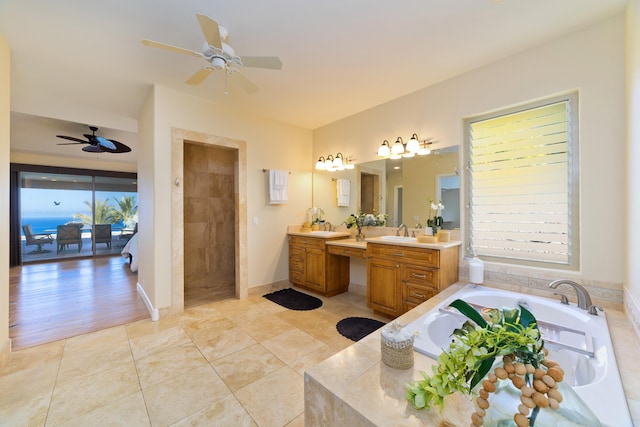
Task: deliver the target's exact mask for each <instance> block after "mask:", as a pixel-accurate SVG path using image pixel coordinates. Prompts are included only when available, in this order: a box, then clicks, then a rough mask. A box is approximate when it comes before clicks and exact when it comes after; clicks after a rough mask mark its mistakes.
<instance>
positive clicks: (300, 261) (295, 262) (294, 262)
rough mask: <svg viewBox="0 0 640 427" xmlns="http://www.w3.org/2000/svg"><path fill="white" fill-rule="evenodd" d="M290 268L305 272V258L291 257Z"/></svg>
mask: <svg viewBox="0 0 640 427" xmlns="http://www.w3.org/2000/svg"><path fill="white" fill-rule="evenodd" d="M289 270H291V271H299V272H301V273H303V272H304V258H302V257H289Z"/></svg>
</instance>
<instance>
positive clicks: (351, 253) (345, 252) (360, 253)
mask: <svg viewBox="0 0 640 427" xmlns="http://www.w3.org/2000/svg"><path fill="white" fill-rule="evenodd" d="M327 251H328V252H329V253H330V254H333V255H339V256H348V257H354V258H365V254H366V252H365V250H364V249H358V248H350V247H347V246H335V245H327Z"/></svg>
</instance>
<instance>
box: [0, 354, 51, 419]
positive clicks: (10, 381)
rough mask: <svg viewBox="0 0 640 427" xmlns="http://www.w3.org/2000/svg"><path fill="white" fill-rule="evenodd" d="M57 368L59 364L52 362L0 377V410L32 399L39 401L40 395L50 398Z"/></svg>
mask: <svg viewBox="0 0 640 427" xmlns="http://www.w3.org/2000/svg"><path fill="white" fill-rule="evenodd" d="M58 367H59V362H58V361H56V360H52V361H49V362H46V363H42V364H38V365H35V366H31V367H29V368H27V369H22V370H20V371H17V372H14V373H11V374H7V375H4V376H2V377H0V409H1V408H7V407H10V406H12V405H18V404H19V403H20V402H28V401H30V400H32V398H34V397H35V398H36V400H40V397H41V396H40V395H41V394H48V395H49V396H51V392H52V391H53V387H54V385H55V382H56V375H57V373H58Z"/></svg>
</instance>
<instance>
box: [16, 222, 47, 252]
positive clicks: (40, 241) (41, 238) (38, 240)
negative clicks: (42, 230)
mask: <svg viewBox="0 0 640 427" xmlns="http://www.w3.org/2000/svg"><path fill="white" fill-rule="evenodd" d="M22 231H24V237H25V238H26V240H27V245H26V246H32V245H37V246H38V247H37V248H36V249H34V250H32V251H31V252H29V253H30V254H44V253H47V252H51V251H48V250H46V249H44V248H43V247H42V245H44V244H45V243H53V237H52V236H51V234H33V228H32V227H31V224H25V225H23V226H22Z"/></svg>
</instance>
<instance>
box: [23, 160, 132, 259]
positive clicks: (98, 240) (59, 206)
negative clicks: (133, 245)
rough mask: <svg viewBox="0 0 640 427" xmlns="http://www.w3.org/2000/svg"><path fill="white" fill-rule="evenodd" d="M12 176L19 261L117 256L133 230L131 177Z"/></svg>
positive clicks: (47, 172)
mask: <svg viewBox="0 0 640 427" xmlns="http://www.w3.org/2000/svg"><path fill="white" fill-rule="evenodd" d="M33 168H35V169H37V167H35V166H33V167H31V168H27V169H33ZM74 171H76V172H77V173H73V172H74ZM113 175H124V176H113ZM17 177H18V179H17V180H16V181H17V183H18V189H17V206H15V207H14V206H12V209H14V208H15V209H17V213H18V215H16V216H17V217H18V220H19V224H20V245H19V246H20V249H21V254H22V256H21V262H23V263H25V262H31V261H43V260H52V259H59V258H70V257H88V256H96V255H113V254H119V253H120V251H121V250H122V248H123V247H124V245H125V244H126V243H127V241H128V239H129V238H130V237H131V235H132V234H133V232H134V231H135V230H136V225H137V222H138V201H137V200H138V197H137V183H136V178H135V174H123V173H113V172H103V171H87V170H73V169H64V170H60V171H57V170H55V171H53V168H45V169H44V170H41V171H38V170H22V171H19V172H17ZM13 217H14V216H12V218H13ZM12 247H13V246H12Z"/></svg>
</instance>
